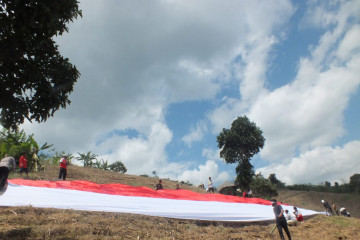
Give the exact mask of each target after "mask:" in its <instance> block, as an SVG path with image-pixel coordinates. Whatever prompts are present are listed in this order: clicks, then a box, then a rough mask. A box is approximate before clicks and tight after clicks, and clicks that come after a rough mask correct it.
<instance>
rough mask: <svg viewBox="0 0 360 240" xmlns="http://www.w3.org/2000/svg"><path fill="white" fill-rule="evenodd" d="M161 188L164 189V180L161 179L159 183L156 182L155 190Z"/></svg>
mask: <svg viewBox="0 0 360 240" xmlns="http://www.w3.org/2000/svg"><path fill="white" fill-rule="evenodd" d="M161 189H164V188H163V185H162V180H161V179H160V180H159V182H158V184H156V186H155V190H156V191H157V190H161Z"/></svg>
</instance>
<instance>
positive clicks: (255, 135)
mask: <svg viewBox="0 0 360 240" xmlns="http://www.w3.org/2000/svg"><path fill="white" fill-rule="evenodd" d="M217 142H218V147H219V148H220V149H221V151H220V157H221V158H223V159H224V160H225V162H226V163H238V166H237V167H236V174H237V177H236V179H235V183H236V184H238V185H240V187H241V188H243V189H248V188H249V185H250V183H251V180H252V177H253V176H254V170H253V166H252V165H251V163H250V159H251V158H252V157H253V156H254V155H255V154H257V153H258V152H259V151H260V149H261V148H263V147H264V143H265V138H264V137H263V136H262V131H261V130H260V128H258V127H257V126H256V124H255V123H254V122H250V121H249V119H248V118H247V117H246V116H243V117H238V118H237V119H235V120H234V121H233V122H232V124H231V128H230V129H225V128H223V130H222V132H221V133H220V134H219V136H217Z"/></svg>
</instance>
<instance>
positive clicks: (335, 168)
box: [257, 141, 360, 184]
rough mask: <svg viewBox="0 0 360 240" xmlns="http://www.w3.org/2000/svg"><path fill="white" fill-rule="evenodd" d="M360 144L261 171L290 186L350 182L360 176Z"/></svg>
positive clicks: (326, 149) (328, 149)
mask: <svg viewBox="0 0 360 240" xmlns="http://www.w3.org/2000/svg"><path fill="white" fill-rule="evenodd" d="M359 158H360V141H352V142H349V143H347V144H346V145H344V146H343V147H334V148H332V147H328V146H324V147H316V148H314V149H312V150H310V151H306V152H303V153H302V154H301V155H300V156H299V157H294V158H292V159H291V161H290V162H289V163H285V164H283V163H276V164H272V165H270V166H267V167H264V168H260V169H257V172H261V173H262V174H263V175H264V176H265V177H267V176H268V175H269V174H271V173H276V177H277V178H278V179H279V180H281V181H282V182H286V183H287V184H295V183H304V184H307V183H315V184H317V183H321V182H324V181H330V182H331V183H334V182H335V181H336V182H338V183H340V184H342V183H343V182H342V181H343V180H346V182H349V178H350V176H352V175H353V174H355V173H359V172H360V166H359V164H358V159H359Z"/></svg>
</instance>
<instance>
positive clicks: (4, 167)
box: [0, 154, 16, 191]
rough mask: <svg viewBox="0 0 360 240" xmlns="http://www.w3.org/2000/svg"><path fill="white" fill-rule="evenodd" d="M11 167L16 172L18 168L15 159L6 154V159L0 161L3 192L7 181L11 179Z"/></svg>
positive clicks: (0, 178) (0, 183) (0, 186)
mask: <svg viewBox="0 0 360 240" xmlns="http://www.w3.org/2000/svg"><path fill="white" fill-rule="evenodd" d="M11 166H12V169H13V170H14V171H15V167H16V162H15V159H14V158H13V157H8V156H7V155H6V154H5V157H4V158H3V159H1V161H0V191H2V190H3V188H4V186H5V184H6V181H7V179H8V177H9V172H10V168H11Z"/></svg>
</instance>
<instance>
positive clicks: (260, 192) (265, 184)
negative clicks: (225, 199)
mask: <svg viewBox="0 0 360 240" xmlns="http://www.w3.org/2000/svg"><path fill="white" fill-rule="evenodd" d="M250 187H251V190H252V191H253V193H254V194H255V195H256V197H261V198H271V197H275V196H277V195H278V192H277V191H276V185H275V184H272V183H271V182H270V180H268V179H266V178H264V177H263V176H262V175H261V173H260V174H257V175H256V176H254V178H253V180H252V182H251V184H250Z"/></svg>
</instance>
